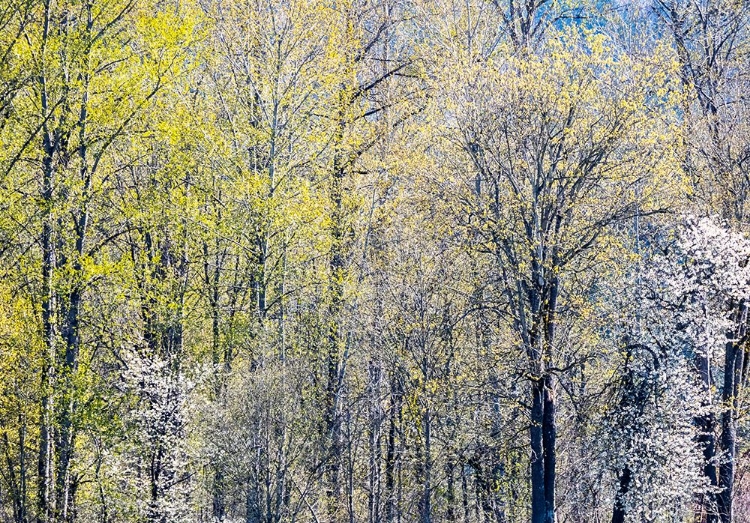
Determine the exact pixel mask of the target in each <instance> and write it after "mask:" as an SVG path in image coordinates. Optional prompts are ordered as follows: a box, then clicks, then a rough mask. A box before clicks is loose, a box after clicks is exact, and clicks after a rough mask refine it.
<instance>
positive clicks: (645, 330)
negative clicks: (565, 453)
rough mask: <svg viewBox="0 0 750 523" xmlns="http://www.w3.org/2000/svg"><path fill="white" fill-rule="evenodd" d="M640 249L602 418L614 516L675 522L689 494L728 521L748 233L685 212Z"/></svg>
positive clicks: (749, 291)
mask: <svg viewBox="0 0 750 523" xmlns="http://www.w3.org/2000/svg"><path fill="white" fill-rule="evenodd" d="M647 246H648V247H649V249H648V254H647V255H646V256H645V259H644V265H643V266H644V269H643V270H642V271H639V273H638V274H637V276H635V277H634V279H635V282H634V285H632V286H631V289H632V290H631V292H630V293H629V297H628V299H629V301H630V302H631V303H632V304H634V307H635V309H631V318H633V317H635V318H636V321H635V322H632V321H630V322H628V325H627V327H624V328H623V332H622V334H623V336H622V339H623V340H624V351H623V357H624V361H623V370H622V373H621V380H620V383H619V385H620V386H619V387H618V389H617V390H618V395H619V400H618V403H617V404H618V407H617V408H616V410H615V412H614V414H612V415H611V416H609V421H610V423H611V424H610V429H611V433H610V437H611V438H612V440H610V441H612V442H619V444H618V445H617V446H616V447H613V448H616V449H617V450H616V451H615V456H616V457H615V463H616V469H617V470H618V473H617V474H618V488H617V494H616V499H615V507H614V511H613V518H612V521H613V522H616V521H626V520H629V519H632V518H635V519H633V520H638V521H640V520H645V521H672V520H675V521H679V520H681V519H680V518H681V517H684V516H686V515H687V513H688V512H687V511H688V510H689V508H690V503H691V500H692V499H693V498H694V497H695V496H696V495H699V499H700V509H701V511H702V512H703V513H704V514H705V515H706V518H707V520H708V521H731V518H732V516H731V505H732V503H731V500H732V496H733V481H734V475H735V466H736V457H737V451H736V446H737V417H738V411H739V407H740V399H741V393H742V388H743V385H744V384H745V382H746V364H745V352H746V344H747V339H746V323H747V301H748V299H749V298H750V267H749V266H748V260H749V259H750V241H748V240H747V239H746V238H744V237H743V236H742V235H740V234H737V233H734V232H732V231H730V230H729V229H728V228H725V227H723V226H721V225H720V224H718V223H717V222H716V221H715V220H713V219H709V218H701V219H697V218H693V217H688V218H685V219H684V220H683V223H682V224H681V225H680V226H679V227H678V228H677V231H676V234H675V233H672V232H671V231H665V230H658V231H654V233H653V234H652V235H650V238H649V240H648V241H647ZM631 306H632V305H631ZM717 376H721V377H722V378H723V379H717ZM719 420H720V422H719Z"/></svg>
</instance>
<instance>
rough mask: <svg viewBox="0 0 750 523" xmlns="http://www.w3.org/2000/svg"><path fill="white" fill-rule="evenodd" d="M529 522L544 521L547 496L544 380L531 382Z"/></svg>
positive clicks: (541, 522)
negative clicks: (544, 439) (544, 445)
mask: <svg viewBox="0 0 750 523" xmlns="http://www.w3.org/2000/svg"><path fill="white" fill-rule="evenodd" d="M531 397H532V403H531V428H530V436H531V523H545V522H546V519H545V518H546V510H547V498H546V495H545V486H546V485H545V481H544V479H545V478H544V472H545V467H544V465H545V463H544V449H543V431H542V427H543V425H544V380H543V379H542V378H538V379H536V380H534V381H532V382H531Z"/></svg>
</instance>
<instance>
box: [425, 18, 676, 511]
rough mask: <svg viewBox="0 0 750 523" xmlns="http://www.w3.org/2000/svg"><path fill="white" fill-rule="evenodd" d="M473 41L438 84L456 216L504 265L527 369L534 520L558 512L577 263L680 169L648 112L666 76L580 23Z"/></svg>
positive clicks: (647, 207) (647, 206)
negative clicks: (491, 42)
mask: <svg viewBox="0 0 750 523" xmlns="http://www.w3.org/2000/svg"><path fill="white" fill-rule="evenodd" d="M464 52H465V53H466V54H465V55H464V56H467V57H468V56H470V57H473V59H472V60H471V62H473V64H472V65H470V66H469V65H466V62H463V63H464V68H463V69H462V70H461V73H460V76H458V75H456V76H450V75H449V76H447V77H442V78H441V82H442V83H443V84H444V85H449V86H451V90H447V89H446V88H445V87H438V86H436V90H438V89H439V90H440V91H439V92H441V97H440V98H439V99H440V100H441V102H442V103H443V104H444V110H443V111H442V118H443V120H442V121H443V122H444V123H443V124H442V125H443V128H442V129H441V130H440V135H441V137H442V138H443V140H444V142H445V143H446V144H449V145H448V147H449V148H448V150H450V151H453V153H452V154H459V155H460V156H458V158H460V159H461V162H462V163H459V162H455V163H452V166H453V168H454V169H455V170H454V171H453V173H450V174H449V175H448V183H450V184H451V186H452V187H453V189H452V191H453V192H454V194H456V195H457V197H458V199H457V203H458V205H460V206H461V207H460V208H461V209H462V210H463V212H464V214H463V216H460V217H459V218H458V219H459V220H461V222H462V223H463V224H464V225H465V226H467V228H468V229H469V230H471V231H473V232H474V234H476V235H477V236H478V237H479V238H480V239H479V241H478V242H477V243H478V247H477V248H478V249H480V250H481V251H483V252H485V253H486V254H487V255H488V256H492V257H493V258H494V259H495V260H496V262H497V263H498V264H499V271H500V272H501V274H502V277H501V278H500V282H499V291H500V292H501V293H502V294H503V296H504V297H505V299H506V300H507V303H508V312H509V318H510V319H511V325H512V327H513V330H514V332H515V335H516V336H517V342H518V347H519V349H520V351H521V352H520V354H522V355H523V357H524V358H525V360H526V364H525V370H524V372H525V374H526V376H527V377H528V380H529V395H530V404H531V408H530V411H531V412H530V429H529V432H530V444H531V485H532V493H531V497H532V520H533V521H534V522H542V521H548V522H551V521H554V518H555V511H556V508H555V484H556V460H557V456H556V437H557V426H556V410H557V401H558V400H557V397H556V389H557V385H556V380H557V375H558V374H559V373H560V372H564V371H563V370H561V369H564V368H570V367H571V364H572V365H575V359H573V361H572V362H571V361H568V362H565V361H564V359H563V358H562V356H563V354H562V352H563V351H562V350H561V347H560V345H559V343H560V342H559V341H558V340H557V339H556V333H557V325H558V324H559V323H561V322H565V321H567V319H568V318H566V317H565V316H564V315H561V311H569V310H570V307H571V306H573V305H572V304H573V303H575V300H576V298H575V297H576V296H579V295H580V293H581V292H582V289H580V288H576V286H575V281H574V280H573V279H570V280H569V279H568V278H567V274H568V273H569V272H570V271H571V270H572V269H573V267H574V266H575V264H576V263H578V262H579V261H580V260H582V259H583V258H584V257H585V256H586V255H587V253H588V252H589V251H590V250H591V249H592V248H594V247H595V246H596V245H597V244H598V242H599V241H600V240H601V239H602V237H603V236H604V235H606V231H607V228H608V226H610V225H612V224H614V223H617V222H618V221H620V220H623V219H626V218H629V217H631V216H633V215H634V214H635V213H636V212H637V211H638V212H651V211H653V210H654V209H653V207H652V206H651V203H650V200H649V197H648V195H649V193H650V191H651V190H652V189H651V188H653V187H655V185H651V184H652V181H653V180H655V179H658V177H659V175H660V173H661V174H664V172H665V171H664V170H665V169H668V168H669V167H668V165H665V164H664V163H662V161H661V159H660V157H659V155H660V154H661V150H662V149H661V147H663V145H664V144H663V143H662V144H661V146H660V145H659V143H660V141H659V138H658V132H659V130H658V129H655V128H653V127H651V128H649V127H650V126H649V125H648V112H649V107H648V102H647V99H646V96H647V90H646V85H647V84H648V83H651V84H652V85H653V82H654V81H655V80H657V79H656V77H655V76H654V75H653V74H652V73H649V71H648V70H646V69H642V68H640V67H638V66H637V65H635V64H632V63H629V62H628V60H627V59H626V58H625V57H620V56H618V57H617V58H616V59H615V56H614V54H613V51H612V50H610V49H607V48H606V45H605V42H604V40H603V38H601V37H598V36H595V37H586V36H581V35H579V34H577V33H576V32H575V31H568V32H562V33H557V34H555V35H554V38H552V37H551V38H550V39H549V41H548V42H547V44H546V45H545V46H544V51H542V50H541V49H539V50H537V51H536V52H525V53H521V54H512V53H507V54H506V53H503V54H500V53H499V52H498V51H494V52H491V53H489V54H488V55H482V54H481V53H479V52H478V51H476V50H469V49H467V50H466V51H464ZM451 58H452V57H451V56H450V55H448V57H447V59H448V60H450V59H451ZM449 69H450V68H448V67H446V68H445V69H444V70H449ZM469 71H470V72H469ZM537 78H546V79H549V80H548V81H547V82H544V83H540V82H538V81H537V80H536V79H537ZM614 86H617V87H614ZM613 87H614V88H613ZM657 89H661V88H657ZM646 144H648V145H646ZM636 150H638V153H635V151H636ZM443 154H445V153H443ZM442 158H443V160H444V161H445V159H447V157H445V156H443V157H442ZM449 161H450V160H449ZM449 165H451V164H449ZM638 187H641V188H643V189H642V191H643V192H640V193H639V191H638V190H637V188H638ZM562 304H565V307H564V308H563V307H561V306H562ZM563 314H564V313H563Z"/></svg>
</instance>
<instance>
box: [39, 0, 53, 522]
mask: <svg viewBox="0 0 750 523" xmlns="http://www.w3.org/2000/svg"><path fill="white" fill-rule="evenodd" d="M50 16H51V15H50V2H49V0H47V1H45V3H44V26H43V32H42V53H41V54H42V62H43V63H42V73H41V74H40V76H39V84H40V85H39V87H40V92H41V113H42V114H41V117H42V119H43V120H44V124H43V125H42V151H43V155H44V156H43V158H42V191H41V196H42V201H43V202H44V215H43V217H42V238H41V239H42V287H43V290H42V293H43V294H42V330H43V337H44V345H45V353H44V358H43V360H42V369H41V384H40V389H41V409H40V410H41V414H40V426H39V462H38V470H37V473H38V475H37V477H38V479H37V481H38V484H37V491H38V492H37V504H38V514H37V518H38V519H39V522H40V523H47V522H48V521H50V520H51V517H52V510H53V507H52V499H51V494H52V461H53V455H52V437H51V432H52V417H53V412H54V401H53V396H52V390H53V384H54V379H55V369H54V364H55V360H56V359H57V356H56V346H55V341H56V333H55V319H54V318H55V311H56V295H55V291H54V284H53V275H54V270H55V267H56V265H57V255H56V250H55V240H54V236H53V226H54V221H55V219H54V213H53V208H52V206H53V196H54V190H55V170H54V161H55V158H54V157H55V152H56V150H57V143H58V141H57V139H56V136H55V135H54V134H53V131H52V130H51V129H49V124H48V121H49V119H50V107H49V104H50V103H49V97H48V93H47V78H46V69H45V64H44V60H45V55H46V48H47V41H48V39H49V29H50Z"/></svg>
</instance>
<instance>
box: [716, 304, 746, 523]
mask: <svg viewBox="0 0 750 523" xmlns="http://www.w3.org/2000/svg"><path fill="white" fill-rule="evenodd" d="M747 314H748V307H747V304H746V303H744V302H743V303H740V304H739V307H738V313H737V325H738V327H737V331H736V332H733V333H730V334H729V335H728V337H729V338H730V340H729V341H727V343H726V349H725V359H724V390H723V391H722V399H723V404H724V411H723V412H722V415H721V448H722V450H723V451H724V454H725V457H724V461H722V463H721V465H720V466H719V488H720V491H719V495H718V499H717V506H718V512H719V518H720V520H721V522H722V523H732V522H733V521H734V476H735V470H736V455H737V411H738V408H739V394H740V390H741V387H742V369H743V366H744V360H745V347H744V343H745V333H746V327H745V324H746V322H747Z"/></svg>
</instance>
